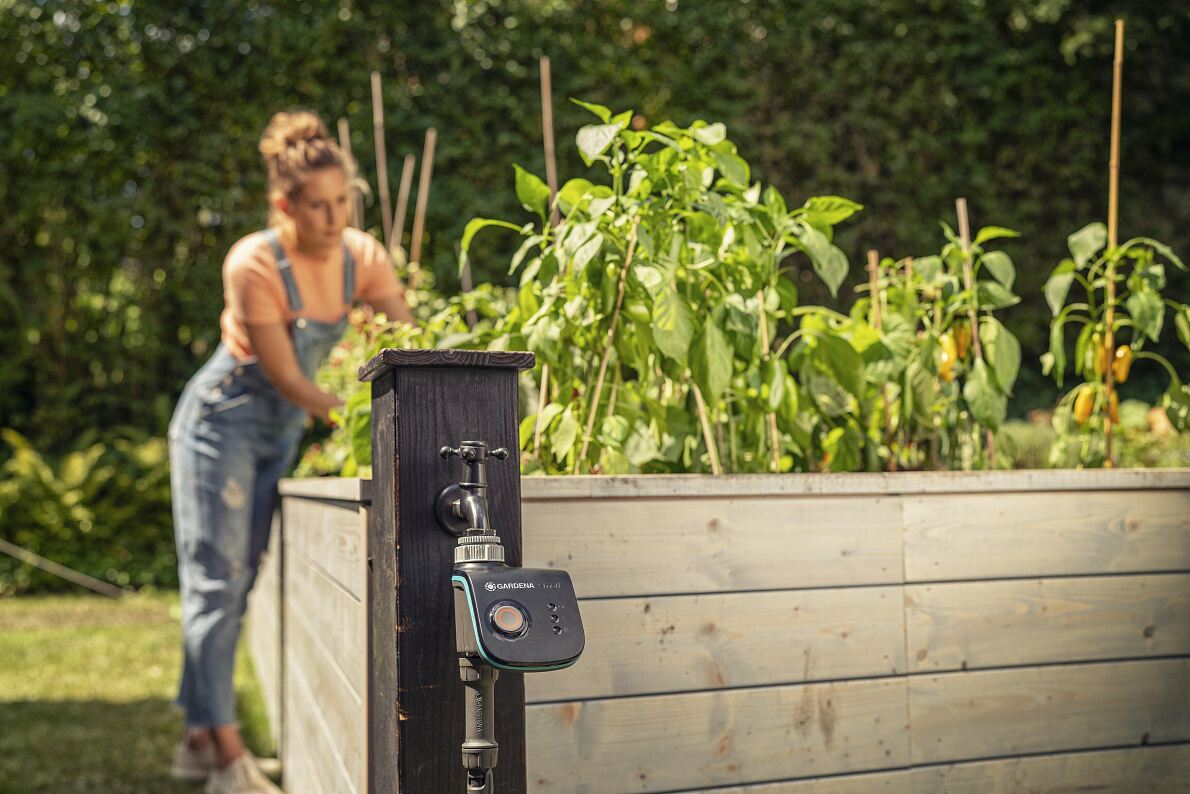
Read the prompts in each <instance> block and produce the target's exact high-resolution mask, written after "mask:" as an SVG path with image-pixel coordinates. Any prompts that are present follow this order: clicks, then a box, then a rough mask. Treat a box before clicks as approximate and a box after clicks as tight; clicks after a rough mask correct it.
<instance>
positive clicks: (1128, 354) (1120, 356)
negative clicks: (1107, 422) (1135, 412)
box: [1111, 345, 1132, 421]
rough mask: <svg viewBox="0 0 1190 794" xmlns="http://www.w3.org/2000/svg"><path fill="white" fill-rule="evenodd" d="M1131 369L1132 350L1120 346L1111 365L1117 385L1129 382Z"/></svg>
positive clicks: (1126, 346)
mask: <svg viewBox="0 0 1190 794" xmlns="http://www.w3.org/2000/svg"><path fill="white" fill-rule="evenodd" d="M1130 369H1132V348H1131V347H1129V346H1128V345H1120V346H1119V347H1117V348H1116V355H1115V358H1114V359H1113V360H1112V363H1111V374H1112V377H1113V378H1115V380H1116V383H1123V382H1125V381H1126V380H1128V371H1129V370H1130ZM1113 421H1114V420H1113Z"/></svg>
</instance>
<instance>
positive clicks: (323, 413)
mask: <svg viewBox="0 0 1190 794" xmlns="http://www.w3.org/2000/svg"><path fill="white" fill-rule="evenodd" d="M319 394H321V395H322V396H323V400H322V401H321V402H322V405H320V406H319V407H318V408H317V409H315V410H312V411H311V412H310V413H311V415H313V416H315V417H317V418H319V419H321V420H322V421H323V422H325V423H326V424H328V425H330V426H331V427H337V426H338V424H339V423H338V422H336V421H335V420H334V419H333V418H332V417H331V411H333V410H334V409H336V408H338V407H339V406H341V405H342V404H343V401H342V400H341V399H339V396H338V395H337V394H331V393H329V392H324V391H320V392H319Z"/></svg>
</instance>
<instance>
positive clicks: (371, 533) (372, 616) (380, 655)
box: [366, 371, 400, 794]
mask: <svg viewBox="0 0 1190 794" xmlns="http://www.w3.org/2000/svg"><path fill="white" fill-rule="evenodd" d="M396 381H397V376H396V373H395V372H391V371H390V372H386V373H384V374H383V375H380V376H379V377H377V378H376V380H374V381H372V450H373V453H372V474H373V476H374V478H375V479H374V481H373V487H372V488H371V489H370V490H371V494H372V506H371V508H370V509H369V510H368V511H367V512H366V515H367V521H368V548H367V558H368V602H367V612H368V700H367V708H366V714H367V720H368V791H369V792H374V793H375V794H388V792H395V791H397V790H398V789H397V786H398V783H397V778H398V770H397V746H398V741H399V739H398V733H399V730H400V727H399V720H398V719H397V709H398V703H397V555H396V550H397V538H396V533H397V456H396V448H395V444H396V428H397V404H396V397H397V395H396ZM386 450H387V451H386Z"/></svg>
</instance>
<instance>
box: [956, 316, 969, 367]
mask: <svg viewBox="0 0 1190 794" xmlns="http://www.w3.org/2000/svg"><path fill="white" fill-rule="evenodd" d="M954 346H955V353H956V354H957V355H958V357H959V359H960V360H962V359H965V358H966V357H967V351H968V350H969V349H970V348H971V326H970V325H968V324H967V323H957V324H956V325H955V327H954Z"/></svg>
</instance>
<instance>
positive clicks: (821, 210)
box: [803, 196, 864, 227]
mask: <svg viewBox="0 0 1190 794" xmlns="http://www.w3.org/2000/svg"><path fill="white" fill-rule="evenodd" d="M803 208H804V209H805V219H806V222H807V223H810V224H811V225H813V226H818V227H822V226H835V225H836V224H840V223H842V222H843V221H845V220H847V219H848V218H850V217H851V216H852V215H854V214H855V213H857V212H859V211H860V210H862V209H863V208H864V207H863V205H862V204H857V203H856V202H854V201H852V200H851V199H846V198H843V197H842V196H812V197H811V198H809V199H807V200H806V203H805V204H804V205H803Z"/></svg>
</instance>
